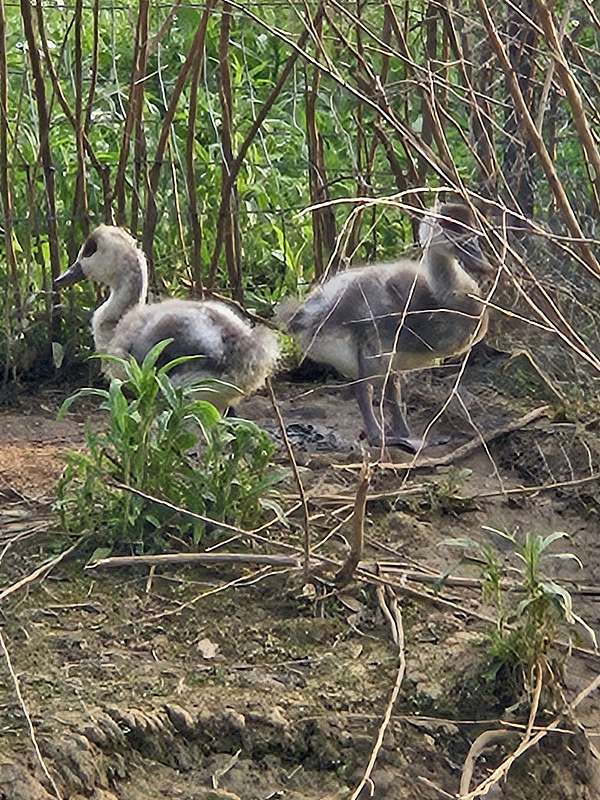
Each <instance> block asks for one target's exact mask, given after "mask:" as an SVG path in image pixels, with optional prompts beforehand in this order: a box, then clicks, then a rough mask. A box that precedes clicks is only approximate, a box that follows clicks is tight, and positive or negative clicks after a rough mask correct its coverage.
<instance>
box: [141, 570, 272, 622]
mask: <svg viewBox="0 0 600 800" xmlns="http://www.w3.org/2000/svg"><path fill="white" fill-rule="evenodd" d="M277 574H278V573H277V572H273V570H272V568H271V567H261V569H259V570H257V571H256V572H251V573H250V575H242V576H241V577H239V578H235V579H234V580H232V581H228V582H227V583H222V584H221V585H220V586H215V587H214V588H213V589H208V590H207V591H205V592H201V593H200V594H198V595H196V597H193V598H192V599H191V600H188V601H187V602H185V603H182V604H181V605H180V606H177V608H173V609H171V610H169V611H161V613H160V614H156V615H155V616H153V617H149V618H148V620H147V621H148V622H156V620H159V619H164V618H165V617H172V616H174V615H175V614H179V613H180V612H181V611H184V610H185V609H186V608H191V607H192V606H194V605H196V603H198V602H200V600H203V599H204V598H205V597H210V596H211V595H213V594H220V593H221V592H224V591H225V590H226V589H231V588H232V587H233V586H240V585H244V584H247V583H255V582H256V581H259V580H264V578H268V577H270V576H271V575H277Z"/></svg>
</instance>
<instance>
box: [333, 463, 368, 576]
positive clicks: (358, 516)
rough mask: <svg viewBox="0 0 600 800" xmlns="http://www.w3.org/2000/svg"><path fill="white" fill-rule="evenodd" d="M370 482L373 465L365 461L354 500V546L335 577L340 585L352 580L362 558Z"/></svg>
mask: <svg viewBox="0 0 600 800" xmlns="http://www.w3.org/2000/svg"><path fill="white" fill-rule="evenodd" d="M370 483H371V465H370V464H369V463H368V462H366V461H365V462H364V463H363V465H362V469H361V471H360V477H359V482H358V489H357V490H356V498H355V500H354V511H353V513H352V546H351V548H350V552H349V553H348V556H347V557H346V560H345V561H344V564H343V566H342V568H341V570H340V571H339V572H338V574H337V575H336V577H335V582H336V584H337V585H338V586H340V587H341V586H345V585H346V584H347V583H349V582H350V580H352V576H353V575H354V570H355V569H356V567H357V566H358V564H359V562H360V559H361V558H362V554H363V545H364V538H365V509H366V507H367V493H368V491H369V485H370Z"/></svg>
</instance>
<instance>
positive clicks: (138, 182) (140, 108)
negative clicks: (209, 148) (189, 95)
mask: <svg viewBox="0 0 600 800" xmlns="http://www.w3.org/2000/svg"><path fill="white" fill-rule="evenodd" d="M159 63H160V62H159ZM137 72H138V73H139V75H140V78H139V79H138V86H137V87H136V102H135V117H134V120H133V139H134V141H133V187H132V195H131V233H132V234H133V235H134V236H137V232H138V219H139V213H140V209H141V207H142V194H141V187H142V186H144V187H145V186H146V185H147V151H146V136H145V133H144V93H145V91H146V73H147V72H148V14H144V15H143V16H142V17H141V18H140V30H139V62H138V66H137ZM161 85H162V84H161ZM174 196H175V199H176V202H178V195H177V192H175V195H174ZM124 211H125V208H124V207H123V213H124Z"/></svg>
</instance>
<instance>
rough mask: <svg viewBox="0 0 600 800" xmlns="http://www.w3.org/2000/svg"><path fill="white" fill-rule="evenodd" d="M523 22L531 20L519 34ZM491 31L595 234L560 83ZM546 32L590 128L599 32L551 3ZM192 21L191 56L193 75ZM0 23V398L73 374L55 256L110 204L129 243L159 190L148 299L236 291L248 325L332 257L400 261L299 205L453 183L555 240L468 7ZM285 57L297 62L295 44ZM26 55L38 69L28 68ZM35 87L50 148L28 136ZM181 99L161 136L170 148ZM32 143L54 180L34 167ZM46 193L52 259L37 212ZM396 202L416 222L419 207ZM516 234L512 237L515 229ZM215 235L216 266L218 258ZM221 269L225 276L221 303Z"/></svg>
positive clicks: (545, 190) (386, 213) (40, 12)
mask: <svg viewBox="0 0 600 800" xmlns="http://www.w3.org/2000/svg"><path fill="white" fill-rule="evenodd" d="M536 2H537V0H536ZM534 6H535V3H533V2H532V3H529V4H528V7H531V8H530V11H531V14H532V16H533V10H532V9H533V7H534ZM227 11H230V12H231V18H230V19H229V20H228V21H227V13H226V12H227ZM26 12H27V13H26ZM491 13H492V18H493V23H494V25H495V26H496V28H497V30H498V31H499V34H500V39H501V41H503V42H509V44H510V47H509V53H508V55H509V57H510V60H511V62H512V67H513V69H514V70H516V72H517V73H518V74H519V82H520V90H521V91H522V93H523V95H524V97H525V100H526V102H527V104H528V105H529V107H530V109H531V111H532V113H534V114H535V116H536V121H538V123H541V129H542V133H543V136H544V139H545V142H546V146H547V148H548V150H549V152H550V155H551V158H552V162H553V163H554V165H555V167H556V170H557V172H558V174H559V177H560V178H561V180H562V181H563V183H564V185H565V188H566V190H567V193H568V196H569V200H570V202H571V205H572V207H573V209H574V212H575V214H576V215H577V216H578V218H579V220H580V223H581V225H582V226H583V229H584V230H585V231H588V232H590V231H591V228H590V225H591V221H592V220H593V219H594V218H595V217H597V214H596V213H595V212H596V211H597V210H598V209H597V208H596V206H595V202H596V201H595V200H594V196H595V195H594V191H593V182H594V180H595V179H594V177H593V172H592V171H590V169H589V168H588V167H587V158H584V156H583V151H582V145H581V142H580V138H579V135H578V132H577V130H576V129H575V127H574V126H573V124H572V112H571V110H570V106H569V104H568V102H567V100H566V99H565V94H564V92H563V91H562V89H561V85H560V80H559V78H560V76H557V75H555V76H554V80H552V81H550V83H549V90H548V92H545V91H544V90H543V84H544V83H545V79H546V76H547V74H548V71H549V69H550V68H551V66H552V65H553V63H554V62H553V59H552V56H551V54H550V53H549V51H548V48H547V44H546V43H545V42H544V41H543V38H542V37H541V35H540V29H539V26H537V25H536V24H534V22H533V21H531V22H529V21H528V18H527V15H526V14H518V13H517V12H516V11H513V10H511V8H509V7H504V6H503V7H496V6H494V7H491ZM553 13H554V14H555V22H556V25H557V27H558V26H559V23H560V22H561V20H562V15H563V14H567V13H568V14H569V15H570V16H569V19H568V20H567V23H568V24H567V27H566V30H567V33H568V35H569V38H568V44H569V48H567V56H568V59H569V64H570V65H571V66H572V69H573V70H574V71H575V72H576V77H577V81H578V87H579V89H580V91H581V94H582V97H583V102H584V111H585V113H586V114H587V115H588V116H589V118H590V119H591V121H592V123H591V124H592V125H595V124H596V122H597V119H596V116H595V114H596V111H595V109H596V107H597V102H595V100H594V98H596V101H597V99H598V98H597V96H596V95H597V91H598V84H597V81H595V79H594V78H593V75H594V74H595V72H596V71H597V66H598V58H599V57H598V51H599V48H598V36H599V32H598V30H597V29H596V28H595V27H594V24H593V20H591V19H590V16H589V14H587V12H586V10H585V8H584V5H583V4H581V7H580V4H579V3H576V4H574V6H573V5H572V4H565V3H562V2H559V3H557V4H556V5H555V7H554V9H553ZM309 14H310V19H309ZM203 15H207V16H206V19H207V29H206V37H205V40H204V42H203V46H202V47H201V48H200V51H199V52H201V53H202V54H203V58H202V60H201V61H199V60H198V59H195V60H193V63H190V64H189V65H188V66H189V69H187V66H186V59H187V58H188V55H189V54H190V53H193V52H194V51H193V43H194V42H195V41H196V37H197V35H198V33H197V32H198V26H199V25H200V23H201V20H202V18H203ZM2 17H3V20H4V22H5V24H4V25H0V51H1V52H0V73H1V74H2V75H3V76H4V77H5V78H6V114H2V115H0V145H2V143H3V142H4V145H5V147H4V150H6V153H5V157H4V159H3V162H4V163H3V164H0V166H1V167H2V169H0V184H2V186H0V188H2V196H3V202H2V212H1V213H2V218H3V223H4V224H3V229H4V231H5V236H4V241H1V240H0V249H1V250H2V258H1V259H0V284H2V289H3V291H2V295H1V298H0V306H1V307H0V365H1V366H2V368H3V378H4V383H5V384H6V383H7V382H8V381H10V380H11V379H13V378H21V379H23V378H26V377H27V376H28V375H29V376H36V375H38V374H39V370H40V368H41V367H42V366H44V365H45V367H46V368H48V369H49V370H50V371H51V370H52V369H53V362H52V346H51V345H52V342H53V341H54V342H56V341H60V342H62V343H64V344H65V345H66V351H65V361H64V363H65V366H68V365H69V364H71V363H72V360H73V358H74V357H76V358H78V359H79V358H80V357H81V356H82V355H84V354H85V351H86V349H87V348H88V347H89V334H88V331H87V325H86V320H87V318H88V315H89V311H90V308H91V306H92V305H93V304H94V302H95V300H96V298H95V295H94V292H93V289H92V288H91V287H80V288H78V289H76V290H74V291H73V292H71V293H70V295H69V297H68V298H66V297H65V298H64V300H62V299H61V306H60V307H58V306H57V305H56V303H57V301H58V299H59V298H57V297H56V296H55V295H52V294H51V291H50V290H51V277H52V271H53V270H54V271H56V268H57V264H56V263H52V262H53V261H56V252H57V248H58V257H59V260H60V262H61V264H63V265H64V264H65V263H66V262H67V261H68V260H69V259H72V258H73V257H74V255H75V253H76V250H77V245H78V243H79V242H80V241H81V240H82V238H83V236H84V235H85V233H86V231H87V229H88V227H89V226H93V225H95V224H97V223H99V222H101V221H104V220H105V219H106V218H108V217H109V216H110V214H109V210H108V208H107V206H110V209H111V211H112V213H113V214H114V215H115V217H116V220H117V221H118V222H122V223H124V224H126V225H127V226H128V227H130V228H131V229H132V232H133V233H134V234H136V235H137V236H139V237H140V238H141V237H142V234H143V233H144V227H145V225H146V224H147V221H148V214H147V211H148V209H149V208H150V206H151V204H149V195H148V191H149V189H148V187H149V186H151V185H153V182H156V192H155V195H154V199H155V202H156V206H157V227H156V231H155V235H154V236H153V246H152V253H151V254H150V255H151V265H152V272H153V283H154V288H155V289H158V290H161V291H163V290H166V291H168V292H170V293H173V294H186V295H187V294H189V293H190V291H192V290H194V291H196V292H199V291H200V289H201V283H202V284H203V285H204V286H206V285H209V287H210V288H214V289H217V290H221V291H224V292H229V291H232V290H234V291H235V294H237V295H238V296H242V295H243V299H244V302H245V303H246V304H247V306H249V307H250V308H252V309H253V310H258V312H259V313H264V314H268V313H269V310H270V307H271V305H272V303H273V302H274V301H276V300H277V299H278V298H279V297H280V296H281V294H282V293H286V292H289V291H296V290H297V289H298V287H302V285H304V284H305V283H306V282H307V281H310V280H312V279H313V277H314V276H315V274H316V273H317V274H318V273H320V272H321V271H322V270H323V269H324V268H325V267H326V265H327V263H328V262H329V260H330V258H331V257H332V255H333V263H334V266H338V265H341V266H343V265H345V264H347V263H348V262H349V261H352V260H353V261H357V260H370V259H374V258H387V257H390V256H393V255H396V254H397V253H398V252H399V251H400V250H402V248H404V247H405V246H406V245H408V244H410V243H411V242H412V230H411V224H410V221H409V219H408V218H407V216H406V213H405V211H402V210H401V209H394V208H393V207H390V206H377V207H376V206H372V207H368V208H367V209H365V210H364V211H363V212H362V213H361V214H359V215H358V216H357V217H356V218H354V219H353V220H351V221H350V223H349V224H348V225H347V226H346V225H345V223H346V222H347V220H348V214H349V212H350V210H351V209H352V208H355V206H349V205H348V204H340V205H336V206H333V207H332V208H331V209H320V210H317V211H314V212H312V213H307V214H304V215H299V214H298V213H297V212H299V211H300V210H301V209H303V208H305V207H307V206H308V205H310V204H311V203H322V202H327V201H329V200H335V199H339V198H343V197H362V198H376V197H381V196H387V195H390V194H393V193H394V192H397V191H399V190H401V191H407V190H411V189H415V188H419V187H424V186H427V187H429V188H434V189H435V187H440V186H450V187H451V188H455V189H460V186H461V183H462V184H464V185H465V186H467V187H468V188H469V189H471V190H474V191H476V192H477V193H478V194H479V195H480V196H481V197H483V198H488V199H491V200H494V201H497V200H498V199H500V200H501V202H502V203H504V204H505V205H506V206H507V207H508V208H511V209H515V203H518V204H520V206H521V208H522V211H523V212H524V213H525V215H526V216H527V215H530V214H533V215H534V216H536V217H537V218H541V219H542V221H543V220H544V219H548V220H550V221H552V224H553V225H554V224H556V225H557V227H558V228H559V229H561V230H562V227H561V220H562V217H561V215H560V214H558V213H557V209H556V199H555V196H554V194H553V192H552V191H551V187H550V184H549V182H548V181H547V176H546V175H545V173H544V171H543V169H542V168H541V166H540V163H539V162H538V159H537V154H536V153H535V152H533V151H532V146H531V142H529V140H528V139H527V137H526V135H525V133H524V131H523V127H522V125H521V124H520V123H519V120H518V115H515V110H514V104H513V98H512V97H511V95H510V92H509V86H508V84H507V82H506V80H505V79H504V77H503V72H502V70H501V68H500V66H499V61H498V56H497V53H496V52H495V51H494V50H493V49H492V48H491V45H490V37H489V32H488V31H487V30H486V29H484V23H483V20H482V17H481V14H480V13H479V4H478V2H476V0H470V2H469V3H468V4H467V5H466V6H465V5H464V4H463V5H462V6H461V9H460V10H452V9H451V8H450V7H448V8H446V7H444V8H442V7H441V6H439V4H437V3H433V2H429V0H419V1H418V2H410V3H408V2H407V3H398V2H393V1H391V0H390V2H387V0H386V2H379V1H377V2H375V0H368V1H367V2H360V3H348V2H346V0H339V2H338V0H328V1H327V2H325V3H323V4H321V3H318V2H316V0H312V1H311V2H308V3H306V4H298V3H296V2H295V0H290V2H285V0H277V2H269V1H267V2H264V3H255V4H252V3H250V4H248V6H247V11H244V10H242V9H240V8H238V7H237V6H235V7H234V6H231V7H230V6H229V4H227V3H225V2H221V0H219V1H218V2H213V0H211V1H210V2H207V3H205V4H198V5H194V4H188V3H182V4H180V5H178V4H175V5H174V6H173V8H170V7H169V5H168V4H153V3H148V2H147V0H140V2H139V4H138V5H137V7H130V6H127V5H118V4H116V5H115V3H113V2H111V3H107V2H105V0H93V2H90V3H89V4H88V3H85V4H84V3H82V2H80V0H76V2H75V3H73V4H72V5H67V6H56V7H55V6H53V5H51V4H50V3H40V4H38V5H31V4H29V3H28V2H27V0H25V1H24V2H23V3H21V4H3V5H2ZM467 19H468V20H469V23H468V24H467V23H466V20H467ZM0 21H2V20H0ZM226 22H227V24H225V23H226ZM307 28H308V32H307V33H305V35H304V38H303V39H301V37H302V35H303V32H304V31H305V30H306V29H307ZM573 31H576V33H577V36H576V37H575V35H574V33H573V36H571V33H572V32H573ZM298 41H300V42H301V47H300V50H301V52H300V53H298V52H297V51H296V50H295V49H294V47H293V45H292V43H294V42H298ZM31 42H33V43H34V45H35V47H34V48H33V51H34V52H35V53H38V54H39V59H38V61H39V63H38V64H37V70H36V67H35V62H36V59H34V58H31V49H32V48H31V46H30V43H31ZM294 53H296V58H295V61H294V62H293V63H291V62H289V63H288V60H289V59H290V57H291V56H293V54H294ZM222 56H223V57H224V58H223V57H222ZM315 61H317V62H319V63H320V64H322V65H323V69H322V70H320V69H318V68H317V67H316V66H315ZM4 62H5V66H4ZM286 65H287V67H288V68H287V72H285V71H284V70H286ZM184 68H185V69H186V70H187V73H186V79H185V81H183V82H182V81H180V76H181V74H182V70H183V69H184ZM552 68H553V66H552ZM38 73H39V74H38ZM282 75H283V76H284V78H285V79H284V80H282V82H281V85H280V86H279V92H278V93H276V94H275V95H274V96H272V97H271V94H272V92H273V90H274V88H275V87H277V86H278V80H279V79H280V77H281V76H282ZM39 78H41V82H42V84H43V86H44V87H45V102H46V106H47V108H46V111H47V114H48V117H49V119H50V125H49V130H46V129H45V127H44V125H43V124H42V125H41V126H40V98H39V92H38V89H39V80H38V79H39ZM180 84H181V95H180V96H179V99H178V101H177V105H176V107H175V108H174V115H173V119H172V124H171V125H170V126H167V128H166V129H164V128H163V126H164V124H165V119H166V118H167V111H168V109H169V105H170V103H171V99H172V98H173V97H174V95H175V92H176V91H177V90H178V88H180ZM0 88H1V86H0ZM269 98H271V100H272V102H271V105H270V106H269V108H268V110H267V112H266V114H264V119H263V118H262V116H261V109H262V108H263V105H264V104H265V103H266V102H267V101H268V100H269ZM257 119H259V121H260V120H262V123H261V124H260V125H258V126H257V129H256V130H255V134H254V136H253V137H252V138H251V140H250V142H249V145H248V147H247V148H245V150H244V152H243V158H242V163H241V166H240V168H239V172H238V174H237V178H236V181H235V184H234V186H233V190H232V192H231V197H230V198H229V201H228V203H229V207H230V209H231V211H232V213H231V215H225V217H223V215H220V214H219V209H220V207H221V205H222V203H221V200H222V197H221V195H222V186H223V181H224V177H223V176H224V175H227V174H228V173H229V171H230V169H231V166H232V163H233V165H234V166H235V161H232V159H234V158H235V156H236V154H237V153H239V151H240V147H241V146H242V143H243V142H244V140H245V139H246V136H247V134H248V132H249V131H251V130H252V126H253V123H254V122H255V120H257ZM192 121H193V124H192ZM125 133H127V135H126V136H125V135H124V134H125ZM165 133H168V134H169V136H168V140H167V141H166V146H165V148H164V152H162V149H159V142H160V141H161V135H162V134H165ZM46 137H48V141H49V152H50V157H51V160H52V168H51V170H49V171H48V170H47V169H45V165H44V162H43V160H42V159H40V152H41V151H43V147H42V145H43V143H44V140H45V138H46ZM162 141H164V137H163V139H162ZM125 144H126V145H127V146H126V147H125V146H124V145H125ZM2 149H3V148H2V147H0V151H2ZM230 150H231V152H230ZM0 160H2V153H1V152H0ZM49 177H50V178H51V179H52V182H53V184H54V188H53V190H52V191H53V192H54V194H55V197H54V198H53V199H54V205H55V207H56V218H57V225H58V241H57V242H54V241H53V233H52V231H53V223H52V221H51V220H50V219H49V212H48V192H49V185H48V180H49ZM121 178H122V179H123V180H121ZM115 190H116V192H115ZM225 195H226V196H227V193H225ZM7 198H8V199H9V201H10V202H9V203H8V205H7V202H6V199H7ZM405 199H406V200H407V202H408V204H409V205H410V206H413V207H416V208H418V207H419V205H420V204H421V201H429V200H430V199H431V198H427V197H426V196H421V195H413V196H411V197H408V196H407V197H406V198H405ZM108 201H110V202H108ZM11 209H12V211H11ZM487 210H488V211H490V207H489V206H488V208H487ZM500 216H501V215H500ZM225 218H226V219H227V220H228V222H226V224H224V225H222V223H223V221H224V219H225ZM499 219H500V218H499ZM515 221H516V220H514V219H512V218H511V217H509V218H508V224H509V225H510V224H511V223H513V222H515ZM505 222H506V219H505ZM500 223H501V219H500V222H498V225H500ZM219 228H222V230H223V234H224V235H223V238H224V246H223V247H222V248H221V253H220V256H219V257H218V258H215V255H214V254H215V243H216V239H217V231H218V230H219ZM146 233H147V232H146ZM337 236H340V237H341V238H340V239H339V241H338V242H337V244H338V245H339V249H336V237H337ZM559 245H560V243H559V244H556V247H557V248H559ZM9 250H10V251H11V252H12V251H13V250H14V259H13V258H12V257H11V256H10V253H9ZM557 252H559V251H558V250H557ZM53 253H54V254H55V255H53ZM561 258H563V261H564V257H563V256H561ZM569 263H574V262H569ZM236 270H238V272H240V273H241V278H240V280H239V286H232V282H235V280H234V279H235V275H236ZM54 352H55V353H56V352H57V349H56V347H55V348H54ZM55 361H56V359H55ZM54 366H56V364H55V365H54Z"/></svg>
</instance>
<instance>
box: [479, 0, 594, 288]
mask: <svg viewBox="0 0 600 800" xmlns="http://www.w3.org/2000/svg"><path fill="white" fill-rule="evenodd" d="M476 1H477V7H478V8H479V13H480V14H481V17H482V19H483V23H484V25H485V28H486V31H487V33H488V37H489V40H490V43H491V45H492V47H493V48H494V51H495V52H496V56H497V58H498V61H499V62H500V66H501V68H502V71H503V72H504V74H505V76H506V81H507V83H508V87H509V90H510V93H511V96H512V99H513V102H514V104H515V109H516V110H517V111H518V113H519V116H520V118H521V122H522V125H523V126H524V128H525V131H526V133H527V135H528V137H529V140H530V142H531V145H532V147H533V148H534V150H535V152H536V155H537V157H538V159H539V161H540V164H541V165H542V168H543V170H544V172H545V174H546V178H547V179H548V183H549V184H550V188H551V190H552V193H553V195H554V197H555V199H556V203H557V206H558V207H559V209H560V210H561V212H562V214H563V217H564V219H565V222H566V224H567V228H568V229H569V232H570V234H571V236H573V237H574V238H575V239H578V240H583V239H584V235H583V231H582V230H581V227H580V225H579V222H578V221H577V217H576V216H575V212H574V211H573V208H572V207H571V204H570V202H569V198H568V197H567V193H566V192H565V189H564V187H563V185H562V183H561V181H560V178H559V177H558V173H557V172H556V169H555V167H554V164H553V163H552V159H551V158H550V154H549V153H548V149H547V148H546V145H545V144H544V140H543V139H542V136H541V135H540V132H539V130H538V129H537V127H536V124H535V122H534V121H533V117H532V116H531V112H530V110H529V108H528V106H527V103H526V101H525V98H524V97H523V93H522V92H521V87H520V86H519V82H518V79H517V76H516V75H515V72H514V70H513V68H512V66H511V63H510V59H509V57H508V54H507V52H506V49H505V47H504V44H503V42H502V39H501V38H500V36H499V34H498V31H497V29H496V27H495V25H494V22H493V20H492V17H491V15H490V10H489V8H488V5H487V3H486V0H476ZM558 64H559V62H558V61H557V66H558ZM575 247H576V248H577V249H578V250H579V253H580V255H581V257H582V259H583V260H584V262H585V264H586V265H587V267H588V269H589V271H590V272H591V273H592V274H593V275H595V277H596V278H599V277H600V264H599V263H598V261H597V260H596V257H595V255H594V253H593V252H592V250H591V249H590V246H589V245H588V244H587V242H585V241H578V242H577V243H576V245H575Z"/></svg>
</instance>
